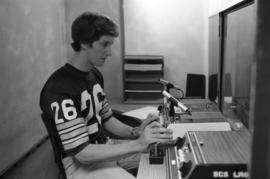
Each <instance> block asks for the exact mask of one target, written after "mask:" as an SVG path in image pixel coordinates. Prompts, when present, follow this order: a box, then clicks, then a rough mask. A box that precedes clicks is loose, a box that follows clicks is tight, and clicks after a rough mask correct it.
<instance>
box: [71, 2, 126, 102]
mask: <svg viewBox="0 0 270 179" xmlns="http://www.w3.org/2000/svg"><path fill="white" fill-rule="evenodd" d="M119 1H120V0H102V1H100V0H66V20H67V39H68V43H67V45H68V58H70V57H71V56H72V53H73V50H72V48H71V47H70V45H69V44H70V43H71V37H70V36H71V35H70V27H71V23H72V22H73V20H74V19H75V18H76V17H77V16H78V15H80V14H81V13H83V12H85V11H91V12H99V13H102V14H106V15H108V16H109V17H111V18H112V19H114V20H115V22H116V23H118V24H120V22H119V19H120V15H119V14H120V10H119ZM119 30H120V28H119ZM120 38H121V35H120V37H118V38H116V39H115V41H114V45H113V47H112V56H111V57H110V58H109V59H108V60H107V61H106V63H105V65H104V67H102V68H100V70H101V71H102V73H103V76H104V79H105V92H106V94H107V96H108V98H121V97H122V59H121V45H120V40H121V39H120Z"/></svg>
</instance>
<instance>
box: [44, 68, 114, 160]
mask: <svg viewBox="0 0 270 179" xmlns="http://www.w3.org/2000/svg"><path fill="white" fill-rule="evenodd" d="M40 107H41V110H42V112H43V113H44V115H45V116H46V117H47V118H48V119H50V120H53V121H54V124H55V125H56V129H57V133H58V135H59V138H60V142H61V146H62V150H63V153H64V154H65V155H66V156H74V155H75V154H77V153H78V152H80V151H81V150H82V149H83V148H84V147H86V146H87V145H88V144H89V143H104V142H105V140H106V135H105V132H104V128H103V123H104V122H106V121H107V120H108V119H109V118H110V117H111V116H112V110H111V108H110V107H109V105H108V101H107V99H106V97H105V94H104V92H103V77H102V75H101V73H100V72H99V71H98V70H97V69H96V68H94V69H92V70H91V71H90V72H83V71H80V70H78V69H76V68H75V67H73V66H72V65H70V64H65V65H64V66H63V67H61V68H60V69H58V70H57V71H56V72H54V73H53V74H52V75H51V77H50V78H49V79H48V81H47V82H46V84H45V86H44V87H43V89H42V92H41V95H40Z"/></svg>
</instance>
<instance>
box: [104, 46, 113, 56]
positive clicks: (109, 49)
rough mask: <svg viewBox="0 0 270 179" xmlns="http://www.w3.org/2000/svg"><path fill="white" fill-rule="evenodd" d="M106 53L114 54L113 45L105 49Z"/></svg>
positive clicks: (108, 54)
mask: <svg viewBox="0 0 270 179" xmlns="http://www.w3.org/2000/svg"><path fill="white" fill-rule="evenodd" d="M105 54H106V55H107V56H111V55H112V49H111V47H107V48H106V49H105Z"/></svg>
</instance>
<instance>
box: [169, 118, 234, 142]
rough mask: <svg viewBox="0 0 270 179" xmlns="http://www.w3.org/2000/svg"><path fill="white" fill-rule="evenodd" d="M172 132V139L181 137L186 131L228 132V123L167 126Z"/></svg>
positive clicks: (229, 128)
mask: <svg viewBox="0 0 270 179" xmlns="http://www.w3.org/2000/svg"><path fill="white" fill-rule="evenodd" d="M168 128H169V129H172V130H173V139H176V138H177V137H183V136H184V135H185V133H186V132H187V131H230V130H231V127H230V124H229V123H228V122H202V123H176V124H169V126H168Z"/></svg>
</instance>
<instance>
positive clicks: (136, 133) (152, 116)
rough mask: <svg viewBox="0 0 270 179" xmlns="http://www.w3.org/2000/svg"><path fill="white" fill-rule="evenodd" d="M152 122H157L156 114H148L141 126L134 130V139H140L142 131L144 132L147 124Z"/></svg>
mask: <svg viewBox="0 0 270 179" xmlns="http://www.w3.org/2000/svg"><path fill="white" fill-rule="evenodd" d="M154 121H159V116H158V115H156V114H152V113H150V114H148V116H147V117H146V118H145V119H144V120H143V122H142V124H141V125H140V126H139V127H137V128H135V129H134V131H133V135H134V136H135V137H140V136H141V134H142V133H143V131H144V128H145V127H146V126H147V125H148V124H150V123H152V122H154Z"/></svg>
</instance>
